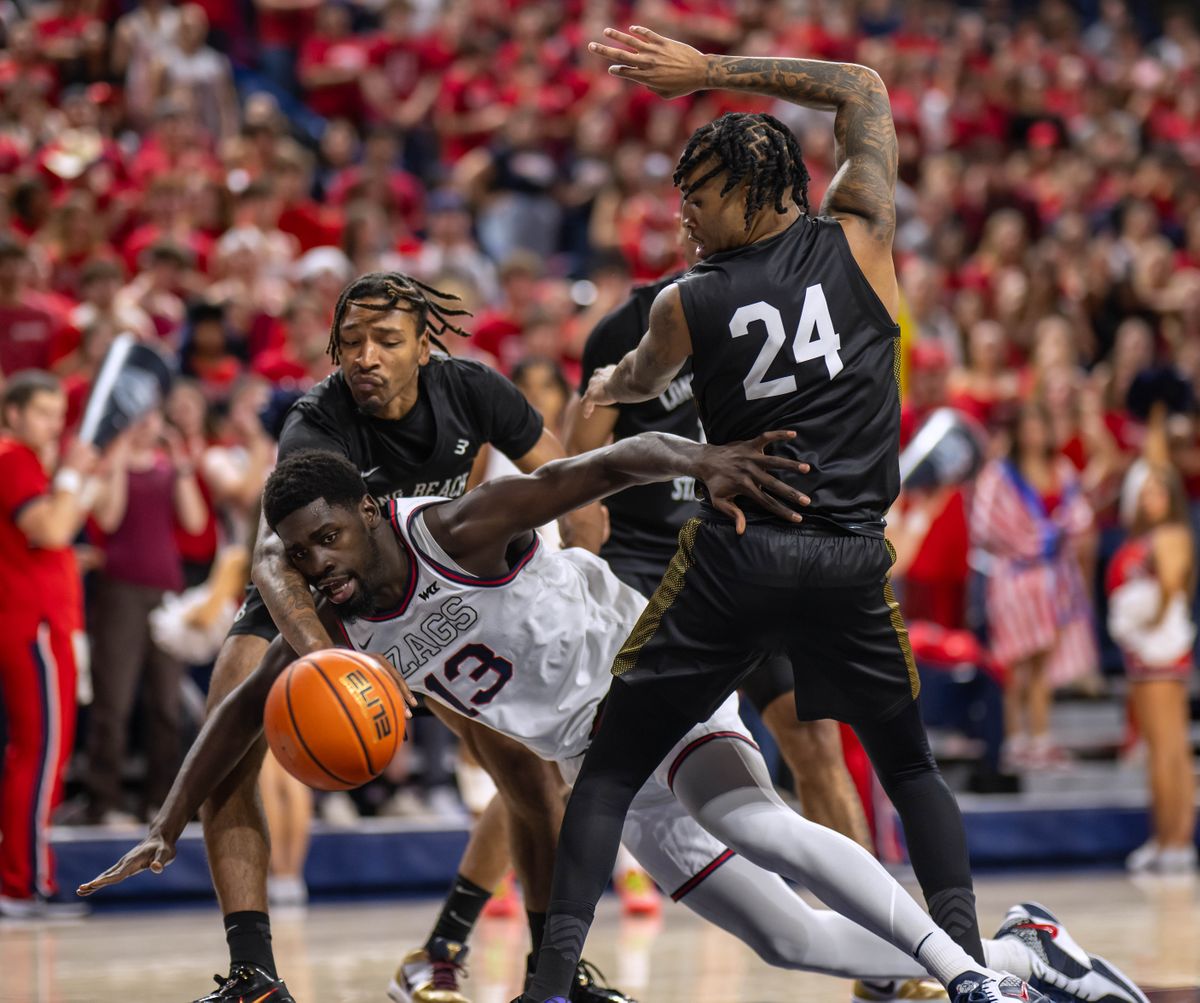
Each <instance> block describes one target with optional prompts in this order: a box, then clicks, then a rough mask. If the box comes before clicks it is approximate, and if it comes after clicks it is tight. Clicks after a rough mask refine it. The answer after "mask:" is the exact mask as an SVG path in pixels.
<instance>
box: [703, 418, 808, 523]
mask: <svg viewBox="0 0 1200 1003" xmlns="http://www.w3.org/2000/svg"><path fill="white" fill-rule="evenodd" d="M795 437H796V433H795V432H781V431H780V432H764V433H763V434H762V435H760V436H759V437H758V438H757V439H751V440H750V441H748V442H731V443H729V444H728V445H725V446H709V445H706V446H702V447H701V451H700V455H699V458H698V460H697V461H696V464H695V471H694V474H695V477H696V479H697V480H699V481H703V482H704V488H705V490H706V491H707V492H708V499H709V501H711V502H712V504H713V507H714V508H716V509H717V511H719V512H724V513H725V515H727V516H729V518H730V519H732V520H733V524H734V528H735V529H736V530H737V532H738V535H739V536H740V535H741V534H742V533H744V532H745V531H746V514H745V513H744V512H743V511H742V510H741V508H739V507H738V504H737V502H736V501H735V499H736V498H738V497H742V498H753V499H754V501H755V502H756V503H757V504H758V506H759V507H760V508H762V509H763V510H765V511H767V512H770V513H771V514H772V515H775V516H778V517H779V518H780V519H783V520H785V521H787V522H793V523H795V522H802V521H803V520H802V518H801V516H800V513H799V512H797V511H796V508H797V507H802V506H804V505H807V504H808V503H809V497H808V495H806V494H804V493H803V492H802V491H798V490H797V489H796V488H794V487H792V486H791V485H790V484H785V483H784V482H783V481H781V480H780V479H779V478H778V477H775V476H774V475H773V474H772V473H771V471H772V470H787V471H790V472H791V473H794V474H807V473H808V471H809V470H810V469H811V468H810V467H809V465H808V464H807V463H803V462H802V461H800V460H792V459H788V458H787V457H784V456H771V455H770V454H768V453H767V452H766V448H767V447H768V446H769V445H770V444H771V443H773V442H782V441H784V440H787V439H794V438H795ZM785 502H786V504H785Z"/></svg>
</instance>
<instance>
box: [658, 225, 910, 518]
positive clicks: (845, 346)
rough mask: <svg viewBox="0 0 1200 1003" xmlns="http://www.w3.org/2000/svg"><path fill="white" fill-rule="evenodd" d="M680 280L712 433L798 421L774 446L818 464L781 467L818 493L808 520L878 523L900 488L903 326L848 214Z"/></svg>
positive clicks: (709, 261) (739, 433)
mask: <svg viewBox="0 0 1200 1003" xmlns="http://www.w3.org/2000/svg"><path fill="white" fill-rule="evenodd" d="M678 285H679V291H680V297H681V299H682V303H683V310H684V314H685V316H686V318H687V322H688V328H689V330H690V332H691V339H692V369H693V374H694V375H693V381H692V388H693V391H694V393H695V396H696V402H697V404H698V405H699V408H700V417H701V420H702V421H703V423H704V430H705V433H706V435H707V437H708V441H709V442H714V443H726V442H732V441H736V440H738V439H752V438H754V437H755V436H756V435H759V434H760V433H762V432H766V431H768V430H771V429H793V430H795V432H796V438H795V439H794V440H792V441H791V442H790V443H786V444H780V445H777V446H776V447H775V449H774V452H776V453H779V454H781V455H792V456H795V457H796V458H797V459H801V460H804V461H805V462H808V463H810V464H812V468H813V469H812V471H811V472H810V473H808V474H804V475H799V476H796V477H795V478H792V477H791V475H788V476H787V477H786V478H785V479H789V480H794V483H795V484H796V486H797V487H799V488H800V489H801V490H803V491H804V492H805V493H806V494H808V495H809V496H810V497H811V498H812V505H811V506H810V507H809V508H808V509H806V510H805V512H804V515H805V519H806V520H813V521H824V522H828V523H833V524H835V525H836V526H838V527H840V528H842V529H844V530H846V531H849V532H853V533H864V534H867V535H872V536H880V535H882V534H883V518H884V515H885V514H886V512H887V510H888V508H889V507H891V504H892V502H893V501H895V498H896V494H897V493H898V491H899V489H900V470H899V449H900V387H899V379H898V376H899V345H900V328H899V326H898V325H897V324H895V323H894V322H893V321H892V319H891V318H890V317H889V316H888V313H887V311H886V310H885V309H884V306H883V304H882V303H881V302H880V300H879V297H878V296H877V295H876V294H875V291H874V290H873V289H872V288H871V286H870V283H868V282H867V279H866V277H865V276H864V275H863V273H862V271H861V270H860V269H859V267H858V263H857V262H856V261H855V260H854V256H853V254H852V253H851V251H850V245H849V243H848V242H847V240H846V236H845V234H844V233H843V232H842V227H841V224H840V223H838V222H837V221H836V220H834V219H830V218H827V217H814V216H801V217H800V218H799V219H797V220H796V222H794V223H793V224H792V225H791V226H790V227H789V228H788V229H787V230H785V231H784V232H783V233H780V234H777V235H776V236H774V237H770V238H768V239H767V240H761V241H758V242H757V243H754V244H750V245H748V246H746V247H740V248H737V249H735V250H732V251H724V252H721V253H719V254H714V255H712V256H711V257H709V258H706V259H705V260H703V261H701V262H700V263H698V264H697V265H695V266H694V267H693V268H692V269H691V270H690V271H689V272H688V273H687V274H686V275H684V276H682V277H681V278H680V279H679V280H678Z"/></svg>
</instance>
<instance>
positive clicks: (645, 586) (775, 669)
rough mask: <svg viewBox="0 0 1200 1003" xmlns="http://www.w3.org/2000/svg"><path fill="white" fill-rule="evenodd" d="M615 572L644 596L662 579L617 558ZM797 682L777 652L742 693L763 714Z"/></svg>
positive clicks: (657, 571)
mask: <svg viewBox="0 0 1200 1003" xmlns="http://www.w3.org/2000/svg"><path fill="white" fill-rule="evenodd" d="M608 566H609V567H610V568H612V572H613V574H614V575H616V576H617V577H618V578H619V579H620V580H621V581H623V582H624V583H625V584H626V585H628V586H629V587H630V588H631V589H637V591H638V592H640V593H641V594H642V595H644V596H652V595H654V592H655V590H657V588H658V586H659V584H660V583H661V582H662V579H663V570H664V569H663V567H662V566H661V565H660V566H658V567H654V566H652V565H649V564H647V563H646V562H644V561H637V560H631V559H626V558H614V559H612V560H610V561H609V562H608ZM794 686H795V682H794V681H793V679H792V663H791V662H789V661H788V659H787V655H785V654H783V653H781V652H777V653H775V654H773V655H769V656H767V658H766V659H764V661H763V663H762V664H761V665H759V666H758V668H756V669H755V670H754V671H753V672H751V673H750V674H749V675H748V676H746V678H745V679H743V680H742V682H741V692H742V696H744V697H745V698H746V699H747V700H749V701H750V705H751V706H752V707H753V708H754V709H755V710H756V711H758V713H759V714H762V712H763V711H765V710H766V709H767V708H768V707H769V706H770V705H771V704H773V703H774V702H775V701H776V700H777V699H778V698H779V697H781V696H783V695H784V694H785V693H791V692H792V689H793V687H794Z"/></svg>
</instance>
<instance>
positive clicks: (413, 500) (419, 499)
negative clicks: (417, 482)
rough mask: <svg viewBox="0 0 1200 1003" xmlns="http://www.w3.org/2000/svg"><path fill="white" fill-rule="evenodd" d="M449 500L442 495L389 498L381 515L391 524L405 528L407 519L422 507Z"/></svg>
mask: <svg viewBox="0 0 1200 1003" xmlns="http://www.w3.org/2000/svg"><path fill="white" fill-rule="evenodd" d="M450 500H451V499H449V498H445V497H443V496H442V495H420V496H413V497H404V496H401V497H399V498H389V499H388V500H387V503H386V504H385V505H384V507H383V516H384V518H385V519H387V520H389V521H390V522H391V523H392V525H394V526H396V527H397V528H399V529H402V530H403V529H406V528H407V526H408V523H409V520H410V519H411V518H412V517H413V516H414V515H416V514H417V513H418V512H420V511H421V510H422V509H425V508H429V507H430V506H433V505H441V504H443V503H444V502H448V501H450Z"/></svg>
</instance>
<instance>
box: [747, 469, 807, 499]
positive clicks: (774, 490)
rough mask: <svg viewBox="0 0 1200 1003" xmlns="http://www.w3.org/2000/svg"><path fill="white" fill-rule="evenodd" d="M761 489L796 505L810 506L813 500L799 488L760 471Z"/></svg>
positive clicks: (759, 481) (759, 482) (758, 476)
mask: <svg viewBox="0 0 1200 1003" xmlns="http://www.w3.org/2000/svg"><path fill="white" fill-rule="evenodd" d="M756 476H757V479H758V484H759V487H761V488H762V489H763V490H764V491H767V492H769V493H770V494H772V495H774V496H775V497H777V498H786V499H787V500H788V501H790V502H791V503H792V504H794V505H808V504H809V503H810V502H811V501H812V499H811V498H809V497H808V495H806V494H805V493H804V492H803V491H801V490H800V489H799V488H794V487H792V485H790V484H787V483H785V482H784V481H781V480H779V478H777V477H773V476H772V475H771V474H768V473H767V472H766V471H763V470H760V471H758V473H757V475H756Z"/></svg>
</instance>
